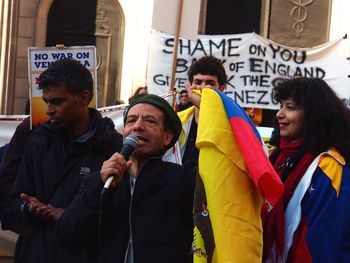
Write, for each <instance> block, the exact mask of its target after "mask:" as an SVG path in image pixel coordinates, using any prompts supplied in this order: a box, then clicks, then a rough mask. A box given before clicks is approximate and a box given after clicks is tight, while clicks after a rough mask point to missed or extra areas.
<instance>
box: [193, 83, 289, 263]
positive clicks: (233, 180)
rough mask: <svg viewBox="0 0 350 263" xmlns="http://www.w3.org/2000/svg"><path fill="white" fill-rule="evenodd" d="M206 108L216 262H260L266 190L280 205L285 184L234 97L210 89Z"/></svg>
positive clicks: (202, 146)
mask: <svg viewBox="0 0 350 263" xmlns="http://www.w3.org/2000/svg"><path fill="white" fill-rule="evenodd" d="M200 108H201V109H200V115H199V122H198V133H197V141H196V146H197V148H198V149H199V150H200V154H199V174H200V176H201V179H202V181H203V184H204V187H205V192H206V198H207V209H208V211H209V215H210V221H211V226H212V230H213V235H214V240H215V249H214V252H213V256H212V262H213V263H228V262H240V263H242V262H243V263H244V262H247V263H248V262H249V263H254V262H259V263H260V262H261V261H262V225H261V219H260V211H261V206H262V203H263V197H262V195H261V194H260V193H262V194H264V196H265V198H267V199H268V200H269V201H270V203H272V204H274V202H275V201H276V200H277V199H278V197H279V195H280V194H281V193H282V191H283V186H282V183H281V182H280V181H279V179H278V176H277V175H276V173H275V171H274V170H273V168H272V166H271V165H270V162H269V160H268V158H267V156H266V154H265V153H264V151H263V148H262V143H261V141H259V139H260V136H259V134H258V132H257V131H256V130H255V127H254V125H253V124H252V123H251V121H250V120H249V119H248V117H247V116H246V114H245V113H244V111H243V110H242V109H241V108H240V107H239V106H238V105H237V104H236V103H235V102H234V101H233V100H231V99H229V98H228V97H226V96H225V95H224V94H223V93H221V92H220V91H218V90H212V89H204V90H203V93H202V99H201V105H200ZM236 133H239V135H237V134H236ZM247 148H250V149H247ZM249 155H252V156H249ZM245 158H248V160H246V159H245ZM255 162H256V163H255ZM249 166H253V167H249ZM253 173H254V174H253ZM269 191H272V193H270V192H269ZM195 262H199V261H198V260H196V258H195Z"/></svg>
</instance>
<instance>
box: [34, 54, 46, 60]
mask: <svg viewBox="0 0 350 263" xmlns="http://www.w3.org/2000/svg"><path fill="white" fill-rule="evenodd" d="M48 58H49V57H48V55H47V54H45V53H43V54H41V53H38V54H34V60H47V59H48Z"/></svg>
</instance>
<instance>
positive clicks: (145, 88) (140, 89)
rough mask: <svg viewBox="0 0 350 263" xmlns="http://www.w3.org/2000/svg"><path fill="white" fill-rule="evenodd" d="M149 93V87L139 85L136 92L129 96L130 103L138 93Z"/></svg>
mask: <svg viewBox="0 0 350 263" xmlns="http://www.w3.org/2000/svg"><path fill="white" fill-rule="evenodd" d="M146 94H148V91H147V87H138V88H137V89H136V90H135V92H134V94H133V95H132V96H131V97H130V98H129V103H130V101H132V100H133V99H134V98H135V96H136V95H146Z"/></svg>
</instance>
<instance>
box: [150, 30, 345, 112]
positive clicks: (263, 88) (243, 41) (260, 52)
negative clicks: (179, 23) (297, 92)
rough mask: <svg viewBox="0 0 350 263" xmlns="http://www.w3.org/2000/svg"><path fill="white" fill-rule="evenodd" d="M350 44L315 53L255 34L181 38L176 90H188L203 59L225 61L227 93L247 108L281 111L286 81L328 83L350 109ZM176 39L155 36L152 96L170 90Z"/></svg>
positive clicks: (340, 43) (320, 48)
mask: <svg viewBox="0 0 350 263" xmlns="http://www.w3.org/2000/svg"><path fill="white" fill-rule="evenodd" d="M346 43H347V42H346V39H339V40H337V41H333V42H330V43H326V44H323V45H320V46H317V47H314V48H307V49H297V48H292V47H286V46H282V45H279V44H277V43H275V42H273V41H270V40H268V39H265V38H263V37H261V36H259V35H257V34H255V33H247V34H237V35H217V36H201V37H200V38H199V39H197V40H196V41H190V40H186V39H181V40H180V44H179V52H178V59H177V67H176V81H175V87H178V88H183V87H184V84H185V82H187V81H188V80H187V71H188V69H189V68H190V66H191V64H192V63H193V62H194V61H195V60H197V59H198V58H200V57H202V56H206V55H213V56H215V57H217V58H219V59H220V60H221V61H222V63H223V66H224V68H225V70H226V73H227V75H228V81H227V84H226V90H225V93H226V94H227V95H228V96H230V97H232V98H233V99H234V100H235V101H237V103H239V104H240V105H241V106H243V107H256V108H263V109H278V108H279V105H278V104H277V103H276V102H275V101H274V100H273V95H272V92H271V91H272V88H273V87H274V86H276V85H277V83H278V82H279V81H280V80H281V79H286V78H293V77H314V78H323V79H324V80H325V81H326V82H327V83H328V84H329V85H330V86H331V87H332V88H333V89H334V91H335V92H336V93H337V94H338V96H339V97H340V98H342V99H343V100H344V102H345V103H346V104H347V105H348V106H350V78H349V76H350V65H349V61H348V60H347V57H348V56H347V51H346V50H347V45H346ZM173 45H174V38H173V36H171V35H168V34H165V33H157V32H154V33H153V34H152V38H151V43H150V52H149V60H148V61H149V62H148V70H147V86H148V91H149V92H150V93H154V94H158V95H160V94H163V93H165V92H166V91H168V90H169V83H170V75H171V65H172V61H171V59H172V50H173Z"/></svg>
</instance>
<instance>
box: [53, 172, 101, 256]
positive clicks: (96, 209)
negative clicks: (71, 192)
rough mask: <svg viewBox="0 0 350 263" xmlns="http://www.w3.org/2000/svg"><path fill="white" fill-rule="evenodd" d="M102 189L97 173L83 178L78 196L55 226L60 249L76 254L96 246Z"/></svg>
mask: <svg viewBox="0 0 350 263" xmlns="http://www.w3.org/2000/svg"><path fill="white" fill-rule="evenodd" d="M102 188H103V182H102V181H101V179H100V173H99V172H96V173H92V174H90V175H88V176H86V178H84V180H83V182H82V184H81V186H80V190H79V192H78V194H77V195H76V196H75V198H74V200H73V202H72V203H71V204H70V205H69V206H68V207H67V208H66V209H65V211H64V213H63V215H62V217H61V218H60V220H59V221H58V224H57V226H56V235H57V237H58V240H59V243H60V245H61V247H62V248H64V249H66V250H68V251H70V252H73V253H76V252H79V251H81V250H83V249H86V248H89V247H91V246H95V245H96V241H97V240H98V228H99V213H100V196H101V191H102Z"/></svg>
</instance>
